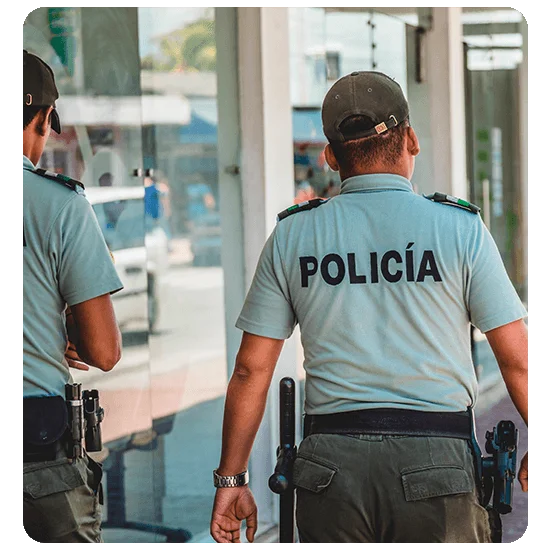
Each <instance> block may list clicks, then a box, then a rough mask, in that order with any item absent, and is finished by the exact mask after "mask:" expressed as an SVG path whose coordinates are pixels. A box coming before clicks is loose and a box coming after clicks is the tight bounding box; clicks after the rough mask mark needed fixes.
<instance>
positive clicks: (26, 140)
mask: <svg viewBox="0 0 550 550" xmlns="http://www.w3.org/2000/svg"><path fill="white" fill-rule="evenodd" d="M42 150H43V147H42V146H41V140H38V139H36V137H35V136H33V135H31V134H29V132H27V130H26V129H25V130H23V155H25V156H26V157H27V158H28V159H29V160H30V161H31V162H32V163H33V164H34V165H36V164H38V161H39V160H40V157H41V156H42Z"/></svg>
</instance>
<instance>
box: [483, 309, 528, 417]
mask: <svg viewBox="0 0 550 550" xmlns="http://www.w3.org/2000/svg"><path fill="white" fill-rule="evenodd" d="M487 340H488V341H489V344H490V345H491V348H492V350H493V352H494V354H495V357H496V359H497V362H498V366H499V367H500V372H501V373H502V378H503V379H504V383H505V384H506V388H507V389H508V393H509V394H510V397H511V399H512V401H513V403H514V405H515V406H516V409H517V410H518V412H519V414H520V415H521V417H522V418H523V421H524V422H525V423H526V424H527V370H528V367H527V364H528V360H527V355H528V345H527V326H526V325H525V323H524V322H523V320H522V319H520V320H518V321H514V322H513V323H509V324H507V325H504V326H502V327H499V328H497V329H494V330H491V331H489V332H487Z"/></svg>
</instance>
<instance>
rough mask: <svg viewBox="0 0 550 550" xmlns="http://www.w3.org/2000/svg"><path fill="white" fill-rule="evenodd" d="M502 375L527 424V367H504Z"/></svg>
mask: <svg viewBox="0 0 550 550" xmlns="http://www.w3.org/2000/svg"><path fill="white" fill-rule="evenodd" d="M502 377H503V378H504V383H505V384H506V388H507V389H508V393H509V394H510V398H511V399H512V402H513V403H514V405H515V407H516V409H517V410H518V412H519V414H520V415H521V418H523V421H524V422H525V424H526V425H527V409H528V404H527V368H524V369H509V370H508V369H502Z"/></svg>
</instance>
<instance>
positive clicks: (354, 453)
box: [211, 71, 527, 542]
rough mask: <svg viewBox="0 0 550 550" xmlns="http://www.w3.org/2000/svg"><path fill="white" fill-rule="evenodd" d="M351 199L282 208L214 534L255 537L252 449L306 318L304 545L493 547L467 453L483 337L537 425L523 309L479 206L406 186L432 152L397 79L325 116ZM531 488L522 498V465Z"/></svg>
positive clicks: (366, 77) (331, 104) (252, 297)
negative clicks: (473, 335)
mask: <svg viewBox="0 0 550 550" xmlns="http://www.w3.org/2000/svg"><path fill="white" fill-rule="evenodd" d="M322 118H323V128H324V132H325V135H326V137H327V138H328V141H329V144H328V145H327V146H326V148H325V156H326V159H327V162H328V164H329V166H330V167H331V168H332V169H333V170H338V171H339V173H340V178H341V180H342V186H341V192H340V194H339V195H337V196H336V197H333V198H331V199H330V200H320V199H317V200H315V201H310V203H308V204H304V205H301V206H300V205H298V206H293V207H290V208H289V209H288V210H286V211H284V212H282V213H281V214H280V215H279V223H278V224H277V226H276V228H275V230H274V231H273V233H272V234H271V236H270V237H269V239H268V241H267V243H266V245H265V247H264V249H263V252H262V255H261V257H260V260H259V262H258V266H257V270H256V273H255V276H254V279H253V282H252V285H251V288H250V290H249V293H248V295H247V298H246V301H245V304H244V307H243V309H242V312H241V314H240V317H239V319H238V321H237V327H238V328H240V329H242V330H243V331H244V334H243V339H242V343H241V347H240V350H239V353H238V355H237V360H236V365H235V371H234V373H233V376H232V378H231V381H230V383H229V387H228V390H227V399H226V409H225V418H224V434H223V444H222V456H221V461H220V465H219V468H218V470H217V472H216V475H215V484H216V485H217V486H218V487H220V488H219V489H218V491H217V493H216V497H215V502H214V509H213V515H212V523H211V533H212V535H213V537H214V538H215V539H216V540H217V541H219V542H238V541H240V535H239V529H240V523H241V520H246V523H247V531H246V533H247V538H248V539H249V540H252V539H253V537H254V532H255V530H256V525H257V516H256V514H257V512H256V506H255V503H254V499H253V496H252V494H251V492H250V490H249V489H248V487H247V486H246V481H247V479H246V471H247V464H248V459H249V455H250V451H251V447H252V443H253V440H254V437H255V434H256V431H257V428H258V426H259V424H260V421H261V417H262V415H263V412H264V410H265V403H266V397H267V393H268V389H269V386H270V382H271V379H272V375H273V371H274V368H275V364H276V362H277V359H278V357H279V353H280V351H281V348H282V345H283V342H284V340H285V339H286V338H288V337H289V336H290V335H291V334H292V332H293V330H294V327H295V325H296V324H297V323H298V324H299V325H300V330H301V338H302V344H303V347H304V354H305V355H304V356H305V362H304V367H305V371H306V380H305V412H306V417H305V422H304V436H305V437H304V440H303V441H302V443H301V445H300V447H299V450H298V455H297V458H296V461H295V464H294V477H293V481H294V484H295V486H296V487H297V514H296V518H297V525H298V530H299V535H300V540H301V541H302V542H490V540H491V539H490V536H491V535H490V528H489V519H488V513H487V511H486V510H485V508H483V507H482V506H480V504H479V500H478V497H479V495H478V493H477V489H476V478H475V474H474V460H473V455H472V451H471V449H470V446H469V441H468V440H467V439H468V437H469V433H468V432H469V431H470V429H471V426H472V424H473V417H471V414H470V410H471V408H472V407H473V406H474V405H475V402H476V397H477V382H476V377H475V373H474V367H473V364H472V360H471V354H470V323H471V324H473V325H475V326H476V327H478V328H479V329H480V330H481V331H482V332H483V333H485V334H486V335H487V339H488V341H489V343H490V345H491V347H492V349H493V351H494V353H495V356H496V358H497V360H498V363H499V366H500V369H501V372H502V375H503V378H504V381H505V382H506V385H507V388H508V391H509V393H510V395H511V397H512V400H513V401H514V403H515V405H516V407H517V409H518V411H519V412H520V414H521V416H522V417H523V419H524V421H525V422H527V332H526V326H525V323H524V321H523V318H524V317H525V316H526V311H525V309H524V307H523V305H522V303H521V301H520V300H519V298H518V296H517V294H516V292H515V290H514V288H513V286H512V284H511V282H510V280H509V278H508V276H507V274H506V271H505V268H504V265H503V263H502V260H501V258H500V255H499V253H498V250H497V248H496V246H495V243H494V241H493V239H492V237H491V235H490V233H489V232H488V230H487V228H486V227H485V225H484V224H483V221H482V219H481V217H480V215H479V209H478V208H477V207H475V205H471V204H469V203H468V202H466V201H463V200H459V199H455V198H453V197H450V196H446V195H442V194H434V195H432V196H431V197H429V198H431V199H432V200H427V198H426V197H422V196H420V195H417V194H416V193H414V192H413V188H412V185H411V182H410V179H411V176H412V174H413V170H414V161H415V156H416V155H417V154H418V153H419V151H420V147H419V143H418V139H417V136H416V134H415V132H414V130H413V129H412V127H411V126H410V124H409V108H408V104H407V101H406V99H405V97H404V95H403V93H402V90H401V88H400V86H399V85H398V84H397V83H396V82H395V81H394V80H392V79H391V78H389V77H388V76H386V75H384V74H382V73H379V72H367V71H364V72H354V73H352V74H350V75H347V76H345V77H343V78H341V79H340V80H338V81H337V82H336V83H335V84H334V85H333V87H332V88H331V89H330V90H329V92H328V93H327V95H326V97H325V99H324V102H323V107H322ZM519 480H520V482H521V485H522V488H523V490H527V455H526V456H525V457H524V459H523V461H522V466H521V469H520V472H519Z"/></svg>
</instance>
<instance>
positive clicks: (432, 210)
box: [236, 174, 527, 414]
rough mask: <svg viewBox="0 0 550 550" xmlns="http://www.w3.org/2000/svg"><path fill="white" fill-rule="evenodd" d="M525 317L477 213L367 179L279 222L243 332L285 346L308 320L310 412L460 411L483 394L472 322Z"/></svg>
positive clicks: (394, 183) (385, 180) (485, 325)
mask: <svg viewBox="0 0 550 550" xmlns="http://www.w3.org/2000/svg"><path fill="white" fill-rule="evenodd" d="M526 315H527V313H526V311H525V308H524V307H523V305H522V303H521V301H520V300H519V297H518V295H517V293H516V291H515V289H514V287H513V286H512V284H511V282H510V280H509V278H508V275H507V273H506V270H505V268H504V265H503V263H502V259H501V257H500V254H499V252H498V250H497V247H496V245H495V243H494V240H493V238H492V237H491V235H490V233H489V231H488V230H487V228H486V227H485V225H484V224H483V221H482V219H481V217H480V216H479V215H477V214H473V213H471V212H470V211H466V210H464V209H461V208H457V207H453V206H449V205H446V204H441V203H434V202H432V201H430V200H427V199H425V198H424V197H422V196H420V195H417V194H415V193H414V192H413V190H412V186H411V184H410V182H409V181H408V180H407V179H405V178H403V177H401V176H398V175H395V174H369V175H362V176H356V177H352V178H349V179H347V180H345V181H344V182H343V184H342V188H341V193H340V195H338V196H336V197H334V198H332V199H331V200H329V201H328V202H326V203H324V204H322V205H321V206H319V207H317V208H314V209H312V210H308V211H304V212H299V213H296V214H293V215H291V216H288V217H287V218H285V219H283V220H281V221H280V222H279V223H278V224H277V226H276V228H275V230H274V231H273V233H272V234H271V236H270V237H269V239H268V241H267V243H266V244H265V247H264V250H263V252H262V255H261V257H260V260H259V262H258V266H257V270H256V274H255V276H254V279H253V282H252V285H251V288H250V290H249V292H248V295H247V298H246V301H245V304H244V306H243V309H242V312H241V314H240V317H239V319H238V320H237V323H236V326H237V327H238V328H240V329H242V330H243V331H246V332H249V333H252V334H256V335H259V336H266V337H269V338H276V339H284V338H288V337H289V336H290V335H291V334H292V332H293V330H294V327H295V325H296V323H299V325H300V331H301V337H302V344H303V348H304V354H305V363H304V368H305V371H306V400H305V411H306V413H308V414H329V413H336V412H344V411H350V410H357V409H366V408H378V407H393V408H407V409H415V410H425V411H460V410H465V409H466V408H467V407H468V406H470V405H474V404H475V400H476V396H477V382H476V377H475V372H474V367H473V363H472V358H471V350H470V323H472V324H473V325H475V326H476V327H478V328H479V329H480V330H481V331H482V332H486V331H489V330H491V329H494V328H496V327H499V326H502V325H505V324H508V323H511V322H512V321H516V320H518V319H521V318H523V317H525V316H526Z"/></svg>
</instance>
